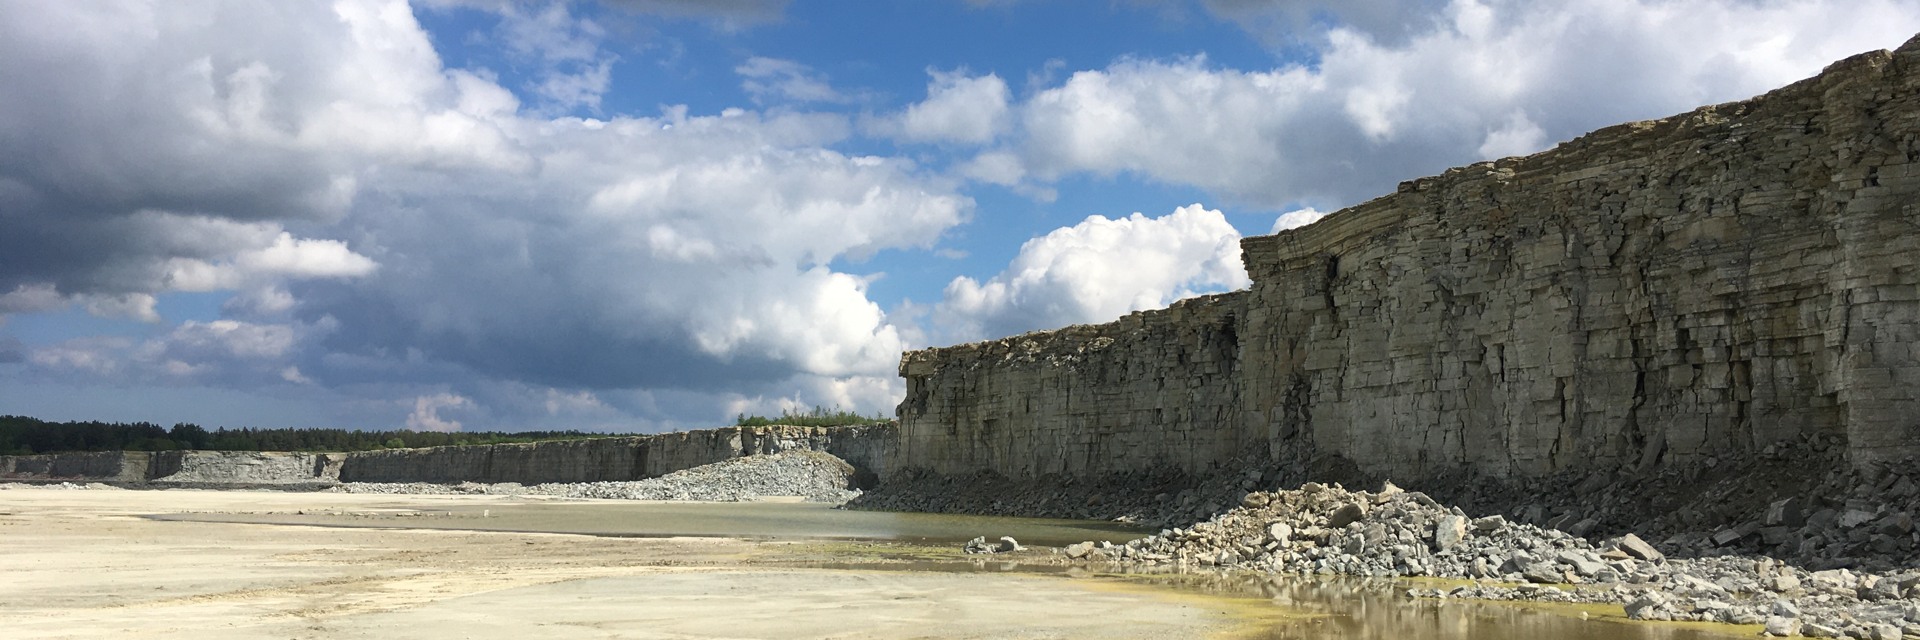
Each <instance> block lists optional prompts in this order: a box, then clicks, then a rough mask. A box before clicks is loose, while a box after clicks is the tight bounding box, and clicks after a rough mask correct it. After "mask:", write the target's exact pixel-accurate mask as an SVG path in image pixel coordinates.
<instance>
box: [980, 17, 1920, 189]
mask: <svg viewBox="0 0 1920 640" xmlns="http://www.w3.org/2000/svg"><path fill="white" fill-rule="evenodd" d="M1323 4H1325V3H1311V2H1307V3H1282V2H1250V1H1239V0H1232V1H1221V2H1211V3H1210V6H1212V7H1214V8H1215V10H1218V11H1222V12H1225V13H1226V14H1229V15H1233V16H1241V15H1243V14H1244V15H1247V16H1252V15H1254V14H1258V13H1261V12H1268V13H1272V12H1277V13H1274V15H1279V16H1282V17H1286V19H1288V20H1296V19H1299V18H1300V17H1301V16H1304V15H1307V14H1311V13H1313V12H1315V11H1318V10H1320V9H1321V8H1322V5H1323ZM1349 4H1351V3H1349ZM1380 4H1382V5H1392V6H1395V7H1399V6H1401V5H1417V4H1419V3H1412V2H1408V3H1380ZM1833 4H1834V3H1831V2H1813V1H1806V2H1751V1H1748V0H1626V1H1618V0H1571V1H1569V2H1551V3H1541V2H1523V1H1520V0H1452V1H1451V2H1448V3H1446V4H1445V6H1444V7H1440V8H1438V9H1437V10H1435V11H1413V12H1409V13H1404V14H1401V17H1399V18H1395V19H1394V20H1393V21H1391V22H1392V23H1394V24H1399V25H1400V26H1391V25H1390V24H1389V23H1388V22H1381V23H1378V24H1373V26H1370V27H1365V28H1362V27H1359V26H1355V25H1356V24H1358V23H1359V22H1368V23H1370V24H1371V20H1372V19H1370V18H1368V19H1363V16H1362V14H1361V13H1357V11H1358V10H1355V9H1338V10H1335V9H1331V8H1330V7H1331V5H1327V7H1329V8H1328V10H1329V11H1332V13H1331V14H1329V15H1331V16H1334V18H1335V19H1334V20H1333V22H1332V24H1333V27H1332V28H1331V29H1328V30H1326V31H1325V38H1324V40H1322V41H1320V42H1317V43H1316V44H1315V45H1314V46H1315V51H1314V52H1315V54H1317V55H1316V56H1315V63H1314V64H1312V65H1302V66H1288V67H1282V68H1277V69H1271V70H1264V71H1259V70H1256V71H1248V70H1238V69H1230V68H1222V67H1220V66H1218V65H1216V64H1214V63H1213V62H1211V61H1209V60H1207V59H1206V58H1204V57H1191V58H1183V59H1157V60H1142V59H1128V60H1121V61H1119V62H1116V63H1114V64H1112V65H1110V66H1108V67H1106V68H1104V69H1098V70H1088V71H1081V72H1078V73H1075V74H1072V75H1071V76H1069V77H1068V78H1067V79H1066V80H1065V81H1064V82H1062V83H1060V84H1059V85H1058V86H1049V87H1046V88H1044V89H1043V90H1041V91H1039V92H1037V93H1035V94H1034V95H1033V96H1032V97H1030V98H1029V99H1028V100H1026V101H1025V102H1023V103H1021V104H1020V105H1018V106H1017V107H1016V113H1017V114H1018V115H1017V120H1018V122H1019V124H1020V127H1021V128H1022V129H1023V130H1024V132H1025V134H1026V135H1025V136H1024V137H1023V138H1022V141H1021V144H1020V145H1019V147H1018V151H1019V154H1020V158H1021V159H1022V161H1023V167H1022V168H1023V169H1024V174H1025V175H1028V176H1034V177H1037V178H1038V179H1040V180H1053V179H1058V178H1060V177H1063V176H1068V175H1072V174H1077V173H1093V174H1100V175H1115V174H1128V175H1134V176H1139V177H1142V178H1146V179H1150V180H1156V181H1161V182H1166V183H1173V184H1180V185H1191V186H1195V187H1200V188H1203V189H1206V190H1208V191H1209V192H1212V193H1214V194H1218V195H1221V196H1225V197H1227V198H1229V199H1231V200H1233V201H1235V202H1237V203H1241V204H1246V205H1250V206H1258V207H1271V208H1278V207H1281V206H1286V205H1288V204H1291V203H1296V202H1312V203H1315V204H1316V205H1317V206H1337V205H1344V204H1350V203H1353V202H1357V201H1359V200H1360V199H1363V198H1366V197H1369V196H1372V195H1377V194H1380V193H1385V192H1386V191H1389V190H1391V189H1392V187H1393V185H1394V184H1395V183H1396V182H1397V181H1400V180H1405V179H1408V178H1413V177H1417V176H1420V175H1426V174H1431V173H1435V172H1437V171H1439V170H1441V169H1444V168H1446V167H1448V166H1452V165H1457V164H1463V163H1466V162H1471V161H1474V160H1478V159H1483V158H1489V157H1497V156H1504V155H1515V154H1525V153H1531V152H1534V151H1539V150H1541V149H1543V148H1545V147H1546V146H1547V145H1550V144H1551V143H1553V142H1554V141H1556V140H1563V139H1567V138H1571V137H1573V136H1575V135H1578V134H1580V133H1583V132H1585V131H1588V130H1591V129H1593V128H1597V127H1601V126H1605V125H1609V124H1614V123H1617V122H1622V121H1628V120H1636V119H1643V118H1652V117H1661V116H1666V115H1670V114H1673V113H1677V112H1681V111H1684V110H1687V109H1690V108H1693V107H1694V106H1697V105H1699V104H1705V103H1712V102H1718V101H1725V100H1733V99H1741V98H1746V97H1749V96H1752V95H1754V94H1757V93H1760V92H1763V91H1766V90H1769V89H1772V88H1775V87H1778V86H1781V85H1784V84H1786V83H1789V82H1792V81H1794V80H1798V79H1800V78H1803V77H1806V76H1809V75H1812V74H1814V73H1816V72H1818V71H1819V70H1820V69H1821V67H1822V66H1824V65H1825V64H1827V63H1829V62H1831V61H1833V60H1835V59H1839V58H1842V57H1845V56H1847V55H1851V54H1854V53H1858V52H1860V51H1862V50H1866V49H1870V48H1882V47H1892V46H1897V45H1898V44H1899V43H1900V42H1902V41H1903V40H1904V39H1905V38H1907V37H1908V36H1910V35H1912V34H1913V33H1914V32H1915V31H1920V12H1917V11H1915V8H1916V7H1915V5H1914V3H1913V2H1910V1H1907V0H1864V1H1862V2H1856V3H1848V5H1847V7H1846V9H1845V10H1839V9H1836V8H1835V7H1834V6H1833ZM1381 17H1382V18H1386V17H1389V16H1385V15H1384V14H1383V15H1382V16H1381ZM1249 19H1250V20H1251V19H1253V18H1249ZM1387 33H1392V34H1397V35H1394V36H1393V37H1382V34H1387ZM1004 164H1005V163H1004V161H1002V162H1000V163H999V165H1000V166H995V165H988V166H984V167H979V168H976V169H975V170H974V171H973V172H972V174H971V175H976V176H980V177H981V179H986V180H990V181H991V180H993V179H994V177H995V176H1011V175H1019V174H1021V172H1018V171H1015V170H1013V169H1011V168H1009V167H1006V166H1004ZM987 169H991V170H990V171H989V170H987ZM1001 179H1004V178H1001Z"/></svg>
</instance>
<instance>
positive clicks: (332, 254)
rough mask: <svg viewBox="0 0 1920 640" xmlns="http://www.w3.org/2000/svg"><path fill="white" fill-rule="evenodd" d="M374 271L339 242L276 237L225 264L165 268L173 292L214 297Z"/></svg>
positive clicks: (192, 262) (181, 262) (182, 263)
mask: <svg viewBox="0 0 1920 640" xmlns="http://www.w3.org/2000/svg"><path fill="white" fill-rule="evenodd" d="M378 266H379V265H377V264H375V263H374V261H373V260H371V259H369V258H367V257H366V256H363V255H360V254H357V253H354V252H353V251H351V250H349V249H347V245H346V243H344V242H340V241H337V240H310V239H297V240H296V239H294V237H293V235H292V234H289V233H286V232H281V233H280V234H279V235H278V236H276V237H275V238H274V239H273V243H272V244H269V245H267V246H264V247H260V248H257V249H247V250H244V251H240V252H239V253H238V254H237V255H234V256H233V257H232V258H231V259H230V260H223V261H219V262H212V261H207V260H198V259H192V258H174V259H172V260H170V261H169V263H168V273H167V283H168V285H169V287H170V288H171V289H172V290H175V291H216V290H225V289H239V288H241V287H244V286H247V285H249V284H256V283H260V282H272V281H278V280H286V279H308V278H351V277H359V276H365V275H368V274H371V273H373V271H374V269H376V268H378Z"/></svg>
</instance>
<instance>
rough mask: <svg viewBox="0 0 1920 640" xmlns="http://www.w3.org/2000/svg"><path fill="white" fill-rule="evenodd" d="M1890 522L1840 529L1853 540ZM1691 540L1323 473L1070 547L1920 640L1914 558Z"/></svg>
mask: <svg viewBox="0 0 1920 640" xmlns="http://www.w3.org/2000/svg"><path fill="white" fill-rule="evenodd" d="M1877 512H1878V510H1876V513H1877ZM1883 519H1884V516H1876V517H1874V518H1867V517H1864V516H1857V517H1855V518H1854V519H1853V520H1855V523H1854V524H1853V525H1852V528H1851V529H1849V528H1847V527H1848V525H1846V524H1844V523H1842V522H1840V521H1838V520H1835V521H1833V522H1831V523H1829V524H1828V526H1838V527H1842V529H1841V531H1842V532H1843V533H1842V534H1841V535H1843V536H1844V535H1846V534H1845V533H1844V531H1847V530H1857V529H1858V528H1859V527H1864V526H1868V525H1869V523H1874V522H1879V521H1881V520H1883ZM1723 537H1725V536H1723ZM1678 538H1679V539H1677V540H1675V541H1674V542H1673V543H1671V544H1670V545H1667V544H1665V543H1663V545H1656V544H1653V543H1649V542H1648V541H1646V540H1644V539H1641V538H1640V537H1639V536H1637V535H1635V534H1632V533H1627V534H1624V535H1620V536H1616V537H1612V538H1607V539H1603V540H1600V541H1598V542H1593V541H1589V540H1588V539H1586V538H1583V537H1580V536H1577V535H1574V534H1573V533H1569V532H1567V531H1563V530H1560V529H1554V528H1544V527H1540V526H1537V525H1534V524H1528V523H1524V522H1516V521H1513V520H1509V519H1508V518H1506V517H1504V516H1501V515H1489V516H1482V517H1471V516H1469V514H1467V513H1466V512H1464V511H1462V510H1461V509H1460V508H1458V507H1448V506H1444V505H1442V504H1440V503H1439V502H1436V501H1435V500H1434V499H1433V498H1431V497H1429V496H1428V495H1426V494H1424V493H1420V492H1416V491H1404V490H1401V489H1400V488H1399V487H1396V486H1394V485H1393V484H1392V483H1385V484H1383V485H1382V487H1381V489H1380V490H1379V491H1352V490H1348V489H1346V488H1344V487H1342V486H1341V485H1339V484H1332V485H1325V484H1320V483H1312V482H1309V483H1306V484H1303V485H1300V487H1299V488H1298V489H1294V490H1285V491H1274V492H1258V491H1256V492H1251V493H1247V494H1246V495H1245V496H1244V497H1243V498H1242V499H1241V501H1240V505H1239V506H1238V507H1235V508H1233V509H1229V510H1227V511H1225V512H1224V513H1221V514H1219V515H1217V516H1215V517H1213V518H1210V519H1208V520H1206V521H1204V522H1200V523H1198V524H1195V525H1193V526H1191V527H1179V528H1170V529H1164V530H1162V531H1160V532H1159V533H1158V534H1156V535H1151V536H1147V537H1144V538H1140V539H1136V540H1130V541H1127V542H1125V543H1123V544H1113V543H1111V542H1106V541H1100V542H1093V541H1089V542H1082V543H1079V544H1074V545H1069V546H1068V547H1066V548H1065V549H1063V550H1062V552H1063V553H1064V554H1065V555H1066V556H1067V557H1069V558H1073V559H1087V560H1090V561H1102V562H1107V563H1112V564H1115V565H1121V566H1125V567H1131V568H1155V567H1168V568H1180V569H1208V568H1213V569H1221V570H1245V571H1260V572H1269V573H1290V574H1336V575H1347V576H1372V577H1408V576H1428V577H1438V578H1453V579H1464V580H1471V581H1472V582H1471V583H1468V584H1462V585H1459V586H1454V587H1450V588H1444V587H1434V588H1415V589H1410V590H1408V591H1407V592H1406V593H1407V595H1408V596H1410V597H1419V598H1473V599H1483V600H1528V601H1542V602H1571V603H1618V604H1621V605H1623V608H1624V610H1625V613H1626V614H1627V615H1628V617H1631V618H1634V619H1640V620H1678V621H1703V622H1726V623H1734V624H1752V625H1765V628H1766V629H1767V633H1770V634H1773V635H1804V636H1811V637H1852V638H1894V639H1899V638H1903V637H1906V638H1914V637H1920V570H1916V569H1915V568H1913V567H1912V566H1908V567H1906V568H1905V569H1902V570H1897V571H1887V572H1871V571H1865V570H1860V571H1856V570H1854V569H1849V568H1834V569H1825V570H1817V571H1814V570H1807V569H1804V568H1800V567H1795V566H1792V565H1789V564H1785V563H1781V562H1779V561H1776V560H1774V559H1773V558H1769V557H1765V556H1751V555H1717V556H1708V557H1695V558H1670V557H1667V554H1665V553H1663V552H1662V551H1661V550H1660V547H1661V546H1673V547H1678V548H1683V549H1689V550H1691V549H1693V546H1694V545H1693V544H1692V538H1691V537H1687V536H1678ZM1909 565H1911V559H1909Z"/></svg>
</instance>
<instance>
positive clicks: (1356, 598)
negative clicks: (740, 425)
mask: <svg viewBox="0 0 1920 640" xmlns="http://www.w3.org/2000/svg"><path fill="white" fill-rule="evenodd" d="M408 502H409V501H408V500H406V499H404V498H396V499H395V500H394V502H393V504H390V505H388V504H378V503H375V504H367V505H363V506H361V507H359V508H353V509H327V508H322V509H301V510H296V511H292V512H289V511H284V510H282V511H261V512H253V513H246V512H240V513H234V512H225V513H177V514H166V515H159V516H153V517H155V518H161V519H166V520H186V521H202V522H228V523H259V524H289V525H309V526H314V525H317V526H324V527H348V528H406V529H438V530H467V531H502V532H544V533H572V534H586V535H594V536H613V537H639V538H653V537H679V536H696V537H715V538H734V539H749V540H761V541H771V542H775V544H774V545H773V546H771V547H768V548H766V549H762V550H761V551H760V552H758V553H755V554H751V555H750V556H749V557H748V558H747V559H745V560H744V561H743V564H746V565H750V566H756V567H787V568H799V569H811V570H827V571H834V572H844V573H845V574H847V575H849V576H860V575H869V576H870V575H887V574H892V575H898V574H916V573H920V574H924V573H935V574H977V575H982V577H985V574H997V575H1001V576H1006V577H1015V576H1021V577H1032V578H1044V579H1049V580H1064V581H1069V582H1070V583H1071V584H1072V585H1073V586H1074V587H1075V588H1076V589H1093V590H1096V591H1106V592H1113V593H1116V594H1131V595H1142V596H1146V597H1150V598H1154V599H1158V600H1161V601H1175V602H1183V603H1188V604H1191V605H1193V606H1195V607H1199V608H1203V609H1209V610H1218V611H1223V612H1228V613H1229V614H1230V616H1231V617H1232V618H1234V619H1235V620H1236V621H1237V623H1236V624H1234V625H1232V627H1233V629H1234V630H1233V631H1232V632H1231V633H1229V634H1227V635H1230V636H1232V637H1240V638H1271V639H1289V640H1291V639H1299V640H1305V639H1309V638H1362V639H1365V638H1379V639H1388V638H1393V639H1435V640H1437V639H1443V638H1445V639H1454V638H1460V639H1467V638H1472V639H1484V640H1523V639H1525V640H1531V639H1535V638H1567V639H1574V640H1629V639H1633V640H1656V639H1657V640H1694V639H1702V640H1704V639H1707V638H1731V637H1752V636H1753V635H1754V634H1755V633H1756V632H1757V628H1755V629H1749V628H1744V627H1732V626H1728V625H1706V624H1673V623H1645V622H1635V621H1629V620H1626V619H1625V618H1624V617H1623V616H1622V614H1621V610H1620V607H1618V606H1614V605H1605V606H1575V605H1525V604H1512V603H1487V602H1466V601H1444V600H1430V599H1429V600H1414V599H1409V598H1407V597H1406V596H1405V591H1406V590H1407V589H1408V588H1410V587H1413V586H1433V584H1434V583H1414V582H1408V581H1389V580H1365V579H1344V578H1326V577H1312V576H1267V575H1250V574H1221V573H1213V572H1194V573H1172V572H1170V573H1160V574H1117V573H1109V572H1104V571H1102V570H1100V569H1099V568H1098V567H1089V566H1079V565H1074V564H1072V563H1066V562H1064V561H1063V559H1062V558H1060V557H1059V556H1058V555H1056V554H1054V553H1053V552H1052V551H1051V550H1050V549H1037V550H1035V551H1032V552H1027V553H1023V554H1007V555H994V556H963V555H960V554H958V553H957V548H958V546H959V544H960V543H961V542H963V541H965V540H967V539H970V538H973V537H975V536H986V537H988V538H989V539H995V538H998V537H999V536H1002V535H1008V536H1013V537H1014V538H1016V539H1019V540H1020V541H1021V542H1022V543H1023V544H1028V545H1034V546H1039V547H1054V546H1063V545H1066V544H1071V543H1074V542H1079V541H1082V540H1113V541H1116V542H1118V541H1124V540H1127V539H1130V538H1133V537H1136V536H1138V535H1141V534H1142V533H1143V532H1141V531H1140V530H1138V529H1136V528H1132V527H1127V526H1124V525H1120V524H1116V523H1107V522H1091V521H1073V520H1046V519H1035V518H1001V517H983V516H956V515H944V514H901V513H877V512H865V511H844V510H838V509H833V508H831V507H829V506H827V505H823V504H814V503H777V502H763V503H727V504H716V503H635V502H612V501H588V502H579V501H552V500H534V501H527V500H504V499H497V498H496V499H492V500H484V501H476V502H474V503H451V504H447V505H445V506H444V507H441V506H435V507H432V508H425V509H422V508H419V505H417V504H408ZM637 585H638V583H635V584H632V585H627V588H637ZM1060 613H1061V615H1073V614H1074V612H1073V611H1071V610H1066V611H1061V612H1060ZM1069 637H1073V636H1069Z"/></svg>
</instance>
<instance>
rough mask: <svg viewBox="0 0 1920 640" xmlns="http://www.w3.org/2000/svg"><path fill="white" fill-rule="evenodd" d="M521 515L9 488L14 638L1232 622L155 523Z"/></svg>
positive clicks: (1068, 589) (349, 537) (561, 550)
mask: <svg viewBox="0 0 1920 640" xmlns="http://www.w3.org/2000/svg"><path fill="white" fill-rule="evenodd" d="M506 502H510V500H508V499H505V498H501V497H495V496H368V495H347V494H324V493H279V492H225V491H186V490H181V491H76V490H53V489H23V488H14V489H11V490H8V491H0V566H4V567H5V569H4V570H0V575H4V577H5V579H4V580H0V630H4V633H0V635H4V636H5V637H7V638H14V639H21V638H102V637H141V638H194V639H196V640H204V639H211V638H362V637H364V638H393V637H435V638H513V639H516V640H517V639H524V638H533V637H540V638H547V637H576V638H610V637H620V638H833V637H926V638H1000V637H1050V638H1051V637H1089V638H1091V637H1100V638H1168V637H1204V636H1208V635H1214V634H1216V633H1218V632H1222V631H1230V630H1231V629H1232V628H1233V627H1234V626H1235V625H1234V620H1233V619H1232V617H1231V616H1229V615H1228V613H1229V612H1228V611H1227V607H1223V606H1212V607H1209V606H1207V605H1205V604H1201V603H1197V602H1195V601H1194V600H1193V599H1190V598H1189V599H1182V598H1177V597H1170V596H1168V595H1166V594H1156V593H1154V592H1152V590H1150V589H1147V588H1141V587H1128V586H1126V585H1121V584H1110V583H1101V582H1085V581H1076V580H1069V579H1064V578H1057V577H1055V578H1050V577H1046V576H1036V575H1018V574H998V573H959V572H950V571H948V572H939V571H887V570H849V569H813V568H805V567H804V566H782V565H805V564H807V563H809V562H815V561H822V560H828V559H831V560H834V561H836V562H840V561H854V562H865V563H869V564H873V565H875V566H883V567H884V566H885V565H886V564H888V563H891V562H900V561H915V559H913V558H903V557H899V554H898V553H894V551H897V550H898V549H900V547H897V546H892V545H879V544H874V545H868V544H861V543H850V542H814V543H807V542H801V543H793V542H784V543H783V542H772V541H746V540H737V539H715V538H616V537H596V536H581V535H555V534H537V533H501V532H467V531H446V530H418V529H399V528H341V527H315V526H283V525H265V524H233V523H220V522H192V521H164V520H155V519H152V518H148V517H143V516H146V515H148V514H165V513H193V514H198V515H206V514H209V513H223V512H224V513H235V514H257V513H261V512H269V511H280V512H298V511H339V510H365V511H375V512H389V513H391V512H395V511H396V510H406V509H420V510H433V509H444V508H447V507H452V506H463V505H464V506H471V505H473V504H475V503H506ZM918 561H921V562H924V560H918ZM1062 611H1072V612H1073V613H1074V615H1071V616H1062V615H1061V612H1062Z"/></svg>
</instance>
